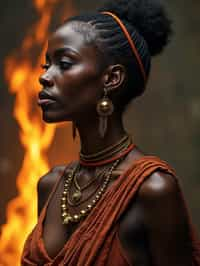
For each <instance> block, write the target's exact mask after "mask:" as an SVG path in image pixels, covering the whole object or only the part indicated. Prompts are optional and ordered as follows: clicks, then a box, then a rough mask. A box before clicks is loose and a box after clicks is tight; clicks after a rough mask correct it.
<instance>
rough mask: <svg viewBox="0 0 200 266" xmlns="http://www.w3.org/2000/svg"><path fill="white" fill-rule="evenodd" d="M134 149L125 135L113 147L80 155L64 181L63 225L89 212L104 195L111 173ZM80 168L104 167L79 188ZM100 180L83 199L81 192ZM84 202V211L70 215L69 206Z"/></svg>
mask: <svg viewBox="0 0 200 266" xmlns="http://www.w3.org/2000/svg"><path fill="white" fill-rule="evenodd" d="M134 147H135V145H133V144H132V141H131V138H130V137H129V136H127V135H126V136H124V137H123V138H122V139H120V141H118V142H117V143H115V144H114V145H112V146H110V147H107V148H105V149H103V150H101V151H99V152H97V153H94V154H87V155H86V154H83V153H80V160H79V162H78V164H77V165H76V167H75V168H74V169H73V170H72V172H70V173H68V174H67V175H66V177H65V181H64V190H63V193H62V198H61V218H62V222H63V224H69V223H77V222H79V221H80V220H81V219H83V218H84V217H86V216H87V215H88V214H89V213H90V212H91V210H92V209H93V208H94V207H95V205H96V204H97V202H98V201H99V200H100V199H101V197H102V195H103V194H104V193H105V191H106V189H107V187H108V185H109V183H110V181H111V179H112V173H113V171H114V170H115V169H116V167H117V166H118V165H119V163H120V162H121V161H122V160H123V159H124V157H125V156H126V155H127V154H128V153H129V152H130V151H131V150H132V149H133V148H134ZM107 165H108V166H107ZM82 166H92V167H97V166H104V168H103V169H102V170H101V171H99V172H97V173H96V174H95V176H94V178H92V179H91V180H90V181H89V182H87V183H86V184H84V185H83V186H81V185H80V184H79V183H78V177H79V176H80V170H81V167H82ZM101 180H103V181H102V182H99V185H98V186H97V187H96V188H95V190H94V191H93V192H92V193H91V194H90V195H88V196H87V197H86V198H83V192H84V191H85V190H87V189H88V188H90V187H91V185H92V184H94V183H95V182H97V181H101ZM72 186H73V188H74V192H73V193H72V195H71V196H70V193H69V192H70V190H71V188H72ZM85 202H88V204H87V206H86V207H85V208H84V209H81V210H80V211H79V212H78V213H76V214H73V215H72V214H70V212H69V206H79V205H80V204H83V203H85Z"/></svg>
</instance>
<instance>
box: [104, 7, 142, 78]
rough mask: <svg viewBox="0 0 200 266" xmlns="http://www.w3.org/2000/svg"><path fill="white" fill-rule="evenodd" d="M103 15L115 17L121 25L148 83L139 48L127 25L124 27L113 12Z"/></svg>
mask: <svg viewBox="0 0 200 266" xmlns="http://www.w3.org/2000/svg"><path fill="white" fill-rule="evenodd" d="M101 13H102V14H105V15H109V16H111V17H113V18H114V19H115V20H116V21H117V23H118V24H119V26H120V27H121V29H122V31H123V32H124V34H125V36H126V38H127V40H128V42H129V44H130V46H131V49H132V50H133V53H134V55H135V57H136V59H137V62H138V64H139V67H140V70H141V72H142V76H143V78H144V82H146V80H147V76H146V72H145V70H144V66H143V63H142V60H141V58H140V55H139V53H138V51H137V48H136V47H135V44H134V41H133V40H132V38H131V36H130V34H129V32H128V31H127V29H126V27H125V25H124V24H123V22H122V21H121V20H120V18H119V17H117V16H116V15H115V14H113V13H112V12H109V11H104V12H101Z"/></svg>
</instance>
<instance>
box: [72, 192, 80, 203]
mask: <svg viewBox="0 0 200 266" xmlns="http://www.w3.org/2000/svg"><path fill="white" fill-rule="evenodd" d="M81 197H82V193H81V191H80V190H77V191H76V192H74V193H73V194H72V199H73V201H75V202H79V201H80V199H81Z"/></svg>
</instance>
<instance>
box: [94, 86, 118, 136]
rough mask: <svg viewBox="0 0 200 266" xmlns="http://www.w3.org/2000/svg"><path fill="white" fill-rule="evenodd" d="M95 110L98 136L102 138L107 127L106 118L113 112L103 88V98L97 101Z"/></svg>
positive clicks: (106, 92)
mask: <svg viewBox="0 0 200 266" xmlns="http://www.w3.org/2000/svg"><path fill="white" fill-rule="evenodd" d="M96 109H97V113H98V115H99V134H100V136H101V137H102V138H104V136H105V134H106V131H107V127H108V116H110V115H111V114H112V113H113V111H114V106H113V103H112V101H111V100H110V99H109V98H108V91H107V89H105V88H104V95H103V98H102V99H100V100H99V101H98V103H97V107H96Z"/></svg>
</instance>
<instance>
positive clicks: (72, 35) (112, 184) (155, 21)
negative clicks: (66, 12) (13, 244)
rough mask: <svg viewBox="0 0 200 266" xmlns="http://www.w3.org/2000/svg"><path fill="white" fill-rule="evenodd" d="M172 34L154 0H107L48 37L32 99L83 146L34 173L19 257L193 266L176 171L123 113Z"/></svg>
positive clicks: (197, 254)
mask: <svg viewBox="0 0 200 266" xmlns="http://www.w3.org/2000/svg"><path fill="white" fill-rule="evenodd" d="M171 32H172V29H171V22H170V19H169V18H168V16H167V14H166V12H165V9H164V7H163V5H162V4H161V2H160V1H159V0H111V1H108V2H106V3H105V4H104V5H103V6H102V8H100V9H99V10H97V11H94V12H91V13H83V14H80V15H78V16H74V17H71V18H69V19H67V20H66V21H65V22H64V23H63V24H62V25H61V26H59V27H58V28H57V29H56V31H55V32H53V33H52V35H51V36H50V38H49V40H48V49H47V52H46V62H45V64H44V65H43V68H44V70H45V71H44V73H43V74H42V75H41V77H40V78H39V81H40V84H41V91H40V93H39V97H38V104H39V106H40V108H41V109H42V115H43V120H44V121H45V122H47V123H53V122H63V121H71V122H72V125H73V136H74V137H75V135H76V131H78V132H79V136H80V144H81V147H80V153H79V160H78V161H74V162H71V163H70V164H69V165H64V166H57V167H54V168H53V169H52V170H51V171H50V172H49V173H47V174H46V175H45V176H43V177H41V179H40V180H39V183H38V216H39V218H38V223H37V225H36V226H35V228H34V229H33V231H32V232H31V233H30V235H29V236H28V238H27V240H26V243H25V246H24V250H23V254H22V259H21V265H23V266H29V265H30V266H31V265H46V266H47V265H49V266H50V265H52V266H53V265H55V266H56V265H69V266H76V265H78V266H86V265H87V266H90V265H91V266H92V265H97V266H100V265H107V266H126V265H133V266H169V265H170V266H190V265H191V266H192V265H193V266H198V265H199V266H200V246H199V241H198V238H197V236H196V234H195V232H194V230H193V228H192V224H191V221H190V217H189V214H188V211H187V207H186V204H185V201H184V197H183V195H182V192H181V189H180V185H179V180H178V178H177V177H176V174H175V172H174V170H173V169H172V168H171V167H170V166H169V165H168V164H167V163H166V162H164V161H162V160H161V159H159V158H158V157H155V156H150V155H147V154H146V153H145V152H143V151H142V149H141V148H142V147H141V148H139V147H138V146H137V145H136V144H135V143H134V141H133V140H132V138H131V137H130V136H129V134H128V133H127V132H126V130H125V128H124V125H123V121H122V117H123V113H124V111H125V109H126V107H127V105H128V104H129V103H130V102H131V101H132V100H134V99H135V98H136V97H138V96H140V95H141V94H142V93H143V92H144V90H145V88H146V84H147V81H148V77H149V74H150V70H151V59H152V57H153V56H156V55H158V54H160V53H161V52H162V51H163V49H164V47H165V46H166V45H167V43H168V42H169V40H170V37H171Z"/></svg>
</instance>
